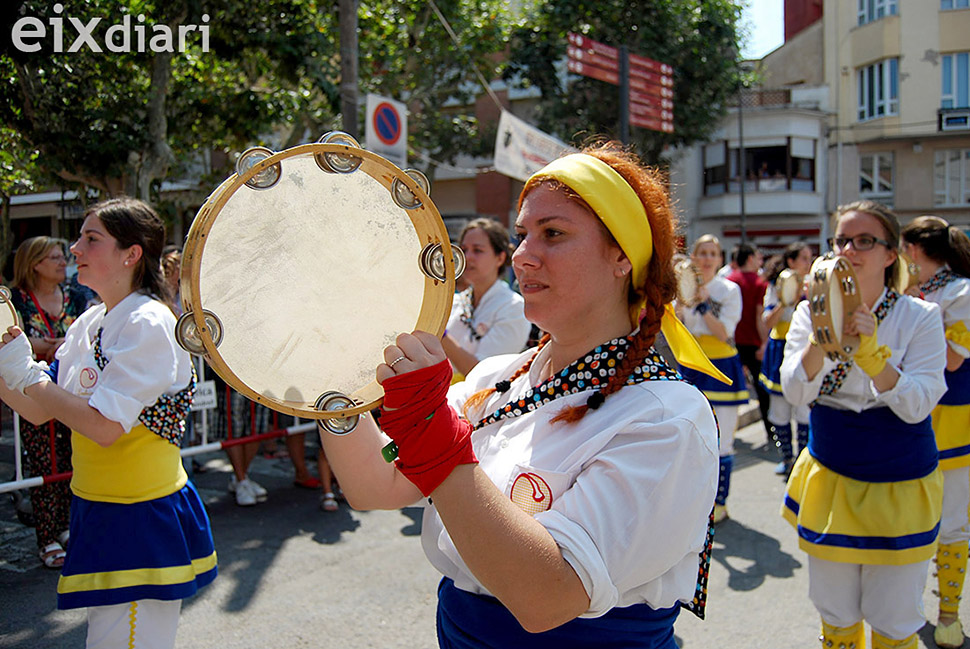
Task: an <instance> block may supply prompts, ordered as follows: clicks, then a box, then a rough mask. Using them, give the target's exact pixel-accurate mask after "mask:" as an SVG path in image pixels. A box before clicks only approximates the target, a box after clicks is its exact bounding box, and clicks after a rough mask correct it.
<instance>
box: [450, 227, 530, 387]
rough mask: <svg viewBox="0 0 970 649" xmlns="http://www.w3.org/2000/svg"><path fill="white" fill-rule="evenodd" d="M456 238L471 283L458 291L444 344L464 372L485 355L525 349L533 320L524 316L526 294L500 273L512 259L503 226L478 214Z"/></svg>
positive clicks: (454, 363)
mask: <svg viewBox="0 0 970 649" xmlns="http://www.w3.org/2000/svg"><path fill="white" fill-rule="evenodd" d="M458 241H459V242H460V245H461V249H462V252H464V253H465V272H464V273H463V274H462V279H464V280H465V281H466V282H467V283H468V284H469V286H468V288H467V289H465V290H464V291H462V292H460V293H458V294H457V295H456V296H455V301H454V303H453V305H452V308H451V317H450V318H449V319H448V326H447V328H446V333H445V336H444V337H443V338H442V340H441V344H442V346H443V347H444V349H445V353H446V354H447V355H448V360H450V361H451V364H452V366H453V367H454V368H455V371H456V372H457V373H458V374H461V375H465V374H468V372H470V371H471V369H472V368H473V367H475V366H476V365H477V364H478V361H480V360H481V359H483V358H488V357H489V356H495V355H497V354H517V353H519V352H520V351H522V350H523V349H524V348H525V344H526V342H527V341H528V339H529V331H530V329H531V328H532V325H531V324H529V321H528V320H526V319H525V315H524V313H523V300H522V296H521V295H519V294H518V293H516V292H515V291H513V290H512V289H511V288H510V287H509V285H508V284H507V283H506V282H505V280H502V279H500V276H501V275H502V273H503V272H505V271H506V270H507V269H508V267H509V264H511V262H512V251H513V248H512V245H511V243H510V241H509V233H508V230H506V229H505V226H503V225H502V224H501V223H499V222H498V221H496V220H494V219H486V218H480V219H475V220H473V221H470V222H469V223H468V224H467V225H465V227H464V229H463V230H462V231H461V236H460V237H459V238H458Z"/></svg>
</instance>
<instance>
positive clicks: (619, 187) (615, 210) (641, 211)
mask: <svg viewBox="0 0 970 649" xmlns="http://www.w3.org/2000/svg"><path fill="white" fill-rule="evenodd" d="M541 178H553V179H555V180H558V181H559V182H561V183H562V184H564V185H566V186H567V187H569V188H570V189H572V190H573V191H574V192H576V193H577V194H579V196H580V197H581V198H582V199H583V200H584V201H586V204H587V205H589V206H590V207H591V208H592V209H593V212H595V213H596V216H598V217H599V219H600V220H601V221H602V222H603V224H604V225H605V226H606V228H607V229H608V230H609V231H610V234H612V235H613V238H614V239H616V242H617V243H618V244H619V246H620V249H621V250H623V253H624V254H625V255H626V256H627V258H628V259H629V260H630V263H631V264H632V265H633V286H634V287H641V286H643V285H644V284H645V283H646V281H647V266H648V264H649V263H650V258H651V257H652V256H653V234H652V232H651V230H650V221H649V220H648V219H647V211H646V209H645V208H644V207H643V202H642V201H641V200H640V197H639V196H638V195H637V193H636V192H635V191H633V188H632V187H630V184H629V183H627V181H626V180H625V179H624V178H623V176H621V175H620V174H619V173H617V172H616V170H615V169H613V167H611V166H610V165H608V164H606V163H605V162H603V161H602V160H600V159H599V158H594V157H593V156H591V155H586V154H585V153H573V154H570V155H567V156H564V157H562V158H558V159H557V160H553V161H552V162H550V163H549V164H548V165H546V166H545V167H543V168H542V169H540V170H539V171H537V172H536V173H535V174H533V176H532V178H530V179H529V182H528V183H526V184H527V185H528V184H529V183H531V182H533V181H534V180H537V179H541ZM642 307H643V305H642V304H635V305H633V306H631V307H630V316H631V319H632V321H633V323H634V324H636V323H637V322H638V321H639V317H640V311H641V309H642ZM660 330H661V331H662V332H663V334H664V337H665V338H666V339H667V344H668V345H670V350H671V351H672V352H673V353H674V356H675V357H676V359H677V362H678V363H680V364H681V365H684V366H686V367H689V368H691V369H694V370H697V371H698V372H703V373H705V374H707V375H709V376H712V377H714V378H716V379H717V380H719V381H721V382H722V383H726V384H728V385H731V383H732V381H731V379H729V378H727V377H726V376H724V374H722V373H721V371H720V370H718V369H717V368H716V367H714V364H713V363H711V360H710V359H709V358H708V357H707V356H706V355H705V354H704V352H703V350H701V347H700V345H698V344H697V340H696V339H695V338H694V336H693V335H692V334H691V333H690V331H688V329H687V327H685V326H684V324H683V323H682V322H681V321H680V320H679V319H678V318H677V315H676V314H675V313H674V309H673V306H671V305H670V304H667V305H665V306H664V315H663V319H662V320H661V321H660Z"/></svg>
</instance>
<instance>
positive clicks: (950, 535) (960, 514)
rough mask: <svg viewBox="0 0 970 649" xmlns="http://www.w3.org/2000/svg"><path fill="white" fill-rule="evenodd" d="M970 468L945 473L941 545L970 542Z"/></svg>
mask: <svg viewBox="0 0 970 649" xmlns="http://www.w3.org/2000/svg"><path fill="white" fill-rule="evenodd" d="M968 507H970V467H966V466H965V467H960V468H959V469H950V470H948V471H943V518H942V520H940V543H944V544H949V543H961V542H963V541H967V540H970V515H968V511H967V508H968Z"/></svg>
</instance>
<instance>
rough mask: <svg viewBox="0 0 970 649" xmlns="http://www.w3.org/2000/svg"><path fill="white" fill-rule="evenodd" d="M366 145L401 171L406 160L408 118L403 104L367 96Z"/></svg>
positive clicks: (385, 98) (371, 95)
mask: <svg viewBox="0 0 970 649" xmlns="http://www.w3.org/2000/svg"><path fill="white" fill-rule="evenodd" d="M366 136H367V137H366V140H365V142H366V144H367V149H368V150H369V151H373V152H374V153H377V154H380V155H382V156H384V157H385V158H387V159H388V160H390V161H391V162H393V163H394V164H396V165H397V166H398V167H401V168H402V169H403V168H404V167H405V165H407V160H408V117H407V109H406V108H405V106H404V104H402V103H401V102H399V101H394V100H393V99H389V98H388V97H381V96H380V95H375V94H368V95H367V132H366Z"/></svg>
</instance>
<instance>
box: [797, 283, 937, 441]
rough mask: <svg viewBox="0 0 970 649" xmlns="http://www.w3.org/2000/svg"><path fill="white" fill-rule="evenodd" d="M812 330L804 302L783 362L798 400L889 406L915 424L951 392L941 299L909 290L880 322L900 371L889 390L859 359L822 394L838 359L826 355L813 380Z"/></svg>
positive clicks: (883, 341) (881, 338) (882, 338)
mask: <svg viewBox="0 0 970 649" xmlns="http://www.w3.org/2000/svg"><path fill="white" fill-rule="evenodd" d="M885 294H886V292H885V289H884V290H883V293H882V295H880V297H879V300H878V301H877V302H876V304H878V303H879V302H881V301H882V298H883V296H884V295H885ZM811 331H812V323H811V317H810V316H809V312H808V302H807V301H802V302H801V303H800V304H799V305H798V307H797V308H796V309H795V315H794V316H792V322H791V328H790V329H789V330H788V338H787V339H786V343H785V358H784V360H783V361H782V363H781V386H782V391H783V392H784V395H785V398H786V399H787V400H788V401H789V402H790V403H792V404H793V405H796V406H801V405H806V404H808V403H811V402H812V401H813V400H815V399H816V398H817V399H818V403H820V404H823V405H827V406H831V407H833V408H839V409H842V410H852V411H854V412H862V411H863V410H867V409H870V408H878V407H882V406H888V407H889V408H890V409H891V410H892V411H893V412H894V413H895V414H896V416H898V417H899V418H900V419H902V420H903V421H905V422H907V423H911V424H913V423H917V422H920V421H922V420H924V419H926V417H928V416H929V414H930V411H932V410H933V407H934V406H936V404H937V402H938V401H939V400H940V397H942V396H943V393H944V392H946V383H945V382H944V380H943V368H944V367H945V366H946V347H945V345H944V342H943V340H944V338H943V319H942V318H940V311H939V307H938V306H937V305H935V304H931V303H929V302H926V301H924V300H920V299H917V298H913V297H909V296H907V295H903V296H901V297H900V298H899V300H898V301H897V302H896V304H895V306H893V308H892V309H891V310H890V311H889V313H888V314H887V315H886V318H885V319H884V320H883V321H882V322H881V323H879V326H878V329H877V331H876V337H877V339H878V342H879V344H880V345H887V346H888V347H889V349H890V350H891V352H892V355H891V356H890V358H889V360H888V361H887V362H888V363H890V364H891V365H893V366H894V367H895V368H896V369H897V370H898V371H899V379H898V380H897V382H896V385H895V386H894V387H893V389H891V390H888V391H886V392H879V391H877V390H876V388H875V386H874V385H873V384H872V379H870V378H869V375H867V374H866V373H865V372H863V371H862V370H861V369H859V366H858V365H856V364H855V363H853V364H852V367H851V368H850V369H849V372H848V374H847V376H846V378H845V381H844V382H843V384H842V387H841V388H840V389H839V390H838V391H837V392H836V393H835V394H833V395H822V396H819V388H820V387H821V385H822V380H823V379H824V378H825V375H826V374H828V373H829V372H831V371H832V370H833V369H835V367H836V365H837V363H836V361H833V360H830V359H829V358H828V357H826V358H825V360H824V361H823V363H822V369H821V370H820V371H819V372H818V374H816V375H815V378H814V379H812V380H811V381H809V380H808V377H807V375H806V373H805V368H804V367H803V366H802V362H801V359H802V353H803V352H804V350H805V348H806V347H807V346H808V344H809V342H808V336H809V333H811Z"/></svg>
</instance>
